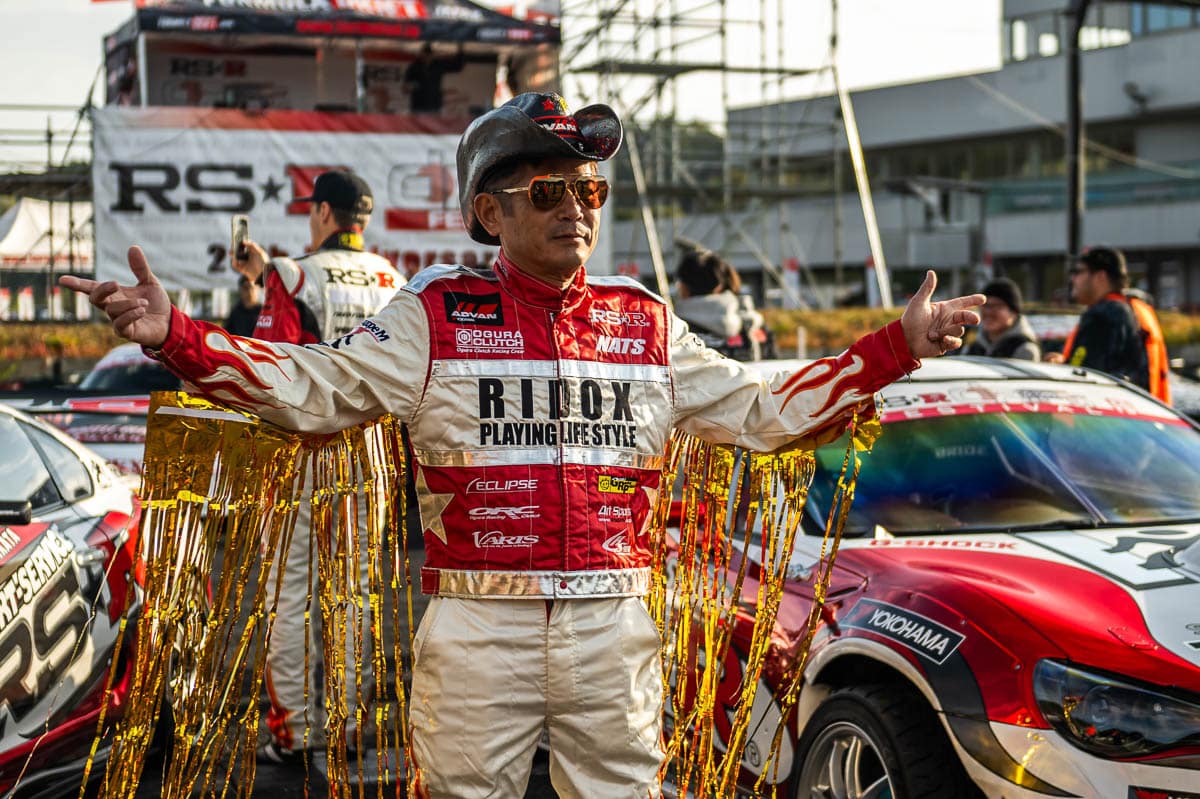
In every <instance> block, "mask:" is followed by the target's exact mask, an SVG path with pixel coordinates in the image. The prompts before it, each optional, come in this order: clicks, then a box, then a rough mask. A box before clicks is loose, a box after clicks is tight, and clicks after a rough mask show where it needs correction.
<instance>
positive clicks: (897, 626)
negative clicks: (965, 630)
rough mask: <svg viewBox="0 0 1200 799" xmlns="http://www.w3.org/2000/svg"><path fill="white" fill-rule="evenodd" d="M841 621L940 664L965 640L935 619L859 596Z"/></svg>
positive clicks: (844, 624) (845, 625) (845, 624)
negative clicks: (891, 641) (887, 639)
mask: <svg viewBox="0 0 1200 799" xmlns="http://www.w3.org/2000/svg"><path fill="white" fill-rule="evenodd" d="M840 624H841V625H842V626H843V627H854V628H857V629H859V630H868V631H870V632H873V633H875V634H876V635H882V636H883V637H884V638H889V639H891V640H893V641H895V642H896V643H898V644H901V645H902V646H904V647H906V648H908V649H911V650H912V651H914V652H916V653H917V654H918V655H921V656H922V657H924V658H926V659H928V660H932V661H933V662H934V663H936V664H938V665H939V666H940V665H942V664H943V663H945V662H946V659H947V658H949V657H950V656H951V655H953V654H954V652H955V651H956V650H957V649H958V647H959V646H960V645H961V644H962V642H963V641H965V640H966V637H965V636H963V635H962V634H960V633H957V632H955V631H954V630H951V629H950V628H949V627H945V626H943V625H941V624H938V623H937V622H936V621H934V620H933V619H929V618H926V617H925V616H922V615H921V614H919V613H914V612H913V611H911V610H906V609H904V608H901V607H897V606H896V605H888V604H886V603H884V602H876V601H875V600H873V599H860V600H859V601H858V603H857V604H855V606H854V607H853V608H851V609H850V612H849V613H848V614H846V618H845V619H843V620H842V621H841V622H840Z"/></svg>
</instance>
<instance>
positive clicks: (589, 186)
mask: <svg viewBox="0 0 1200 799" xmlns="http://www.w3.org/2000/svg"><path fill="white" fill-rule="evenodd" d="M568 191H569V192H571V194H574V195H575V199H577V200H579V204H580V205H582V206H583V207H584V208H592V209H596V208H599V207H600V206H602V205H604V201H605V200H607V199H608V179H607V178H605V177H604V176H603V175H538V176H537V177H535V178H533V179H531V180H530V181H529V185H528V186H518V187H517V188H515V189H496V190H494V191H491V192H488V193H489V194H520V193H522V192H525V193H528V195H529V204H530V205H532V206H533V207H534V208H536V209H538V210H539V211H549V210H552V209H554V208H557V207H558V204H559V203H561V202H562V200H563V197H565V196H566V195H567V192H568Z"/></svg>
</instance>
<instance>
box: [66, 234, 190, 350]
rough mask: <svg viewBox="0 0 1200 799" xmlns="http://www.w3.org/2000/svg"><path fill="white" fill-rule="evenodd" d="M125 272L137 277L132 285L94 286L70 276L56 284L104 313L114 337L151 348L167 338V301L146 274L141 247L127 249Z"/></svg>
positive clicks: (164, 293)
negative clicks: (73, 292) (79, 296)
mask: <svg viewBox="0 0 1200 799" xmlns="http://www.w3.org/2000/svg"><path fill="white" fill-rule="evenodd" d="M129 270H130V271H131V272H133V276H134V277H135V278H137V285H135V286H122V285H119V284H118V283H117V282H116V281H113V280H109V281H106V282H104V283H98V282H96V281H95V280H88V279H87V278H82V277H75V276H74V275H63V276H62V277H60V278H59V279H58V282H59V284H60V285H62V286H64V287H66V288H69V289H71V290H72V291H77V292H79V293H80V294H86V295H88V299H89V300H90V301H91V303H92V305H94V306H96V307H97V308H99V309H100V310H101V311H104V313H106V314H108V318H109V319H111V320H112V325H113V330H115V331H117V335H118V336H120V337H121V338H125V339H129V340H130V341H133V342H136V343H138V344H141V345H142V346H143V347H150V348H151V349H155V348H157V347H159V346H161V345H162V343H163V342H164V341H166V339H167V331H168V329H169V328H170V324H171V300H170V299H169V298H168V297H167V292H166V290H165V289H163V287H162V284H161V283H159V282H158V278H156V277H155V276H154V273H153V272H151V271H150V264H148V263H147V262H146V254H145V253H143V252H142V248H141V247H130V248H129Z"/></svg>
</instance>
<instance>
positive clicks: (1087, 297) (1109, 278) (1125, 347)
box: [1046, 247, 1171, 404]
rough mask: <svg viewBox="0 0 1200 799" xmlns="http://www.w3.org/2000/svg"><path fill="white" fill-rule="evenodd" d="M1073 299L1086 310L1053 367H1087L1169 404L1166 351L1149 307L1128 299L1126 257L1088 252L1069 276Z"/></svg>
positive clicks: (1096, 249)
mask: <svg viewBox="0 0 1200 799" xmlns="http://www.w3.org/2000/svg"><path fill="white" fill-rule="evenodd" d="M1069 274H1070V283H1071V299H1072V300H1074V301H1075V302H1078V303H1080V304H1082V305H1086V306H1087V310H1086V311H1084V312H1083V315H1082V316H1080V317H1079V325H1078V326H1077V327H1076V328H1075V330H1074V331H1072V333H1071V335H1070V337H1069V338H1068V339H1067V343H1066V345H1065V346H1064V347H1063V352H1062V354H1061V355H1059V354H1057V353H1055V354H1052V355H1050V356H1048V357H1047V358H1046V360H1048V361H1053V362H1055V363H1062V362H1063V361H1065V362H1066V363H1069V364H1071V365H1072V366H1086V367H1089V368H1092V369H1099V370H1100V371H1102V372H1108V373H1109V374H1111V375H1115V376H1116V377H1119V378H1121V379H1123V380H1128V381H1129V382H1131V383H1134V384H1136V385H1138V386H1141V387H1142V388H1144V389H1146V390H1147V391H1149V392H1150V393H1151V394H1153V395H1154V396H1156V397H1158V398H1159V399H1161V400H1162V401H1163V402H1166V403H1168V404H1170V402H1171V392H1170V388H1169V386H1168V385H1167V366H1168V364H1167V351H1166V345H1165V343H1164V341H1163V335H1162V329H1161V328H1160V327H1159V325H1158V318H1157V317H1156V316H1155V314H1154V309H1153V308H1151V307H1150V305H1149V303H1147V302H1145V301H1143V300H1141V299H1138V298H1135V297H1130V296H1128V295H1127V294H1126V293H1125V292H1126V290H1127V289H1128V287H1129V269H1128V267H1127V266H1126V265H1125V254H1124V253H1122V252H1121V251H1120V250H1117V249H1113V248H1111V247H1092V248H1090V249H1088V250H1086V251H1085V252H1084V253H1083V255H1081V256H1080V257H1079V260H1078V261H1077V262H1076V263H1075V265H1074V266H1073V267H1071V270H1070V272H1069Z"/></svg>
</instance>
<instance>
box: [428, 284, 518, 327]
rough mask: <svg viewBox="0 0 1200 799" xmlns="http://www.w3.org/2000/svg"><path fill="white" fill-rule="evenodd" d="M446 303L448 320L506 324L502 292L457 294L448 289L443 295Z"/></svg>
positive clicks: (475, 323) (477, 323)
mask: <svg viewBox="0 0 1200 799" xmlns="http://www.w3.org/2000/svg"><path fill="white" fill-rule="evenodd" d="M442 300H443V302H445V304H446V321H448V322H454V323H455V324H459V325H488V326H489V327H500V326H501V325H503V324H504V310H503V309H502V308H501V307H500V293H499V292H496V293H495V294H455V293H454V292H452V291H448V292H446V293H445V294H443V295H442Z"/></svg>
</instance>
